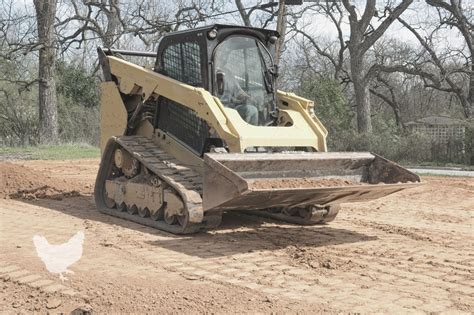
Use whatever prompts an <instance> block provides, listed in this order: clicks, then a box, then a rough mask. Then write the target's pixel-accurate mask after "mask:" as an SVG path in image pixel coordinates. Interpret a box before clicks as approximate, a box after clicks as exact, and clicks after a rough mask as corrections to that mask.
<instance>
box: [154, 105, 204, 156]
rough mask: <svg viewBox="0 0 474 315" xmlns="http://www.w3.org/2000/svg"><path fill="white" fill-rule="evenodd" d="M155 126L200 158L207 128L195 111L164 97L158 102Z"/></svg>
mask: <svg viewBox="0 0 474 315" xmlns="http://www.w3.org/2000/svg"><path fill="white" fill-rule="evenodd" d="M155 121H156V123H155V126H156V127H157V128H159V129H161V130H163V131H165V132H166V133H167V134H169V135H172V136H173V137H174V138H176V139H177V140H179V141H180V142H181V143H183V144H184V145H186V146H187V147H188V148H189V149H191V150H192V151H194V152H195V153H196V154H197V155H199V156H202V155H203V153H204V147H205V145H206V140H207V138H209V126H208V125H207V123H206V122H205V121H204V120H202V119H201V118H199V117H198V116H197V114H196V112H195V111H193V110H192V109H190V108H187V107H185V106H183V105H181V104H179V103H176V102H173V101H172V100H170V99H167V98H165V97H160V99H159V100H158V111H157V117H156V120H155Z"/></svg>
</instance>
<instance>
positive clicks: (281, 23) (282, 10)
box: [274, 0, 286, 66]
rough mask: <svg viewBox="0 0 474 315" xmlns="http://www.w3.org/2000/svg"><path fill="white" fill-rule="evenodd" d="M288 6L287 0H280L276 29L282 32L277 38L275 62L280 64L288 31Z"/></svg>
mask: <svg viewBox="0 0 474 315" xmlns="http://www.w3.org/2000/svg"><path fill="white" fill-rule="evenodd" d="M285 14H286V7H285V0H280V3H279V6H278V18H277V27H276V30H277V32H278V33H280V38H279V39H278V40H277V42H276V45H275V58H274V62H275V64H276V65H277V66H278V64H279V63H280V57H281V51H282V50H283V45H284V44H285V33H286V15H285Z"/></svg>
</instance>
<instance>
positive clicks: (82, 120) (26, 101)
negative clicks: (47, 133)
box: [0, 62, 100, 146]
mask: <svg viewBox="0 0 474 315" xmlns="http://www.w3.org/2000/svg"><path fill="white" fill-rule="evenodd" d="M1 69H2V70H3V71H5V72H4V73H3V75H4V76H7V77H12V78H15V77H19V76H20V75H21V73H20V70H19V69H20V67H15V65H14V62H11V64H10V65H9V66H8V67H1ZM27 79H28V78H24V80H25V82H26V81H27ZM56 80H57V86H58V89H57V91H58V122H59V138H60V141H61V142H62V143H77V142H79V143H88V144H92V145H98V143H99V132H100V130H99V129H100V128H99V106H98V105H99V90H98V84H97V82H96V80H95V79H94V78H93V77H92V76H90V75H89V74H88V73H87V72H86V71H85V70H84V69H82V68H81V67H77V66H75V65H74V64H66V63H61V64H59V65H58V69H57V78H56ZM37 94H38V90H37V85H36V84H31V85H28V86H26V87H21V86H19V85H17V84H14V83H9V82H2V81H0V144H2V145H5V146H28V145H36V144H38V139H39V131H38V121H39V119H38V96H37Z"/></svg>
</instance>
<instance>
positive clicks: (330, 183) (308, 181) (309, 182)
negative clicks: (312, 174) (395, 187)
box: [249, 178, 362, 189]
mask: <svg viewBox="0 0 474 315" xmlns="http://www.w3.org/2000/svg"><path fill="white" fill-rule="evenodd" d="M354 185H362V183H360V182H356V181H353V180H348V179H343V178H323V179H321V178H278V179H272V178H270V179H259V180H253V181H250V182H249V187H250V188H253V189H271V188H313V187H337V186H354Z"/></svg>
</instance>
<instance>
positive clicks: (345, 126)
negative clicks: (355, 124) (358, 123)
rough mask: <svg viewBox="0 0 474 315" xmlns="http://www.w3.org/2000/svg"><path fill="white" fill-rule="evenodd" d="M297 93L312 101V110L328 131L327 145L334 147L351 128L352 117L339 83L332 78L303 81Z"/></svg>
mask: <svg viewBox="0 0 474 315" xmlns="http://www.w3.org/2000/svg"><path fill="white" fill-rule="evenodd" d="M297 94H299V95H301V96H303V97H306V98H308V99H310V100H312V101H314V111H315V113H316V115H317V116H318V118H319V120H321V122H322V123H323V125H324V126H325V127H326V129H327V130H328V132H329V135H328V145H329V147H330V149H335V148H336V147H337V146H338V143H339V141H340V138H341V135H343V134H345V133H346V131H347V130H349V129H352V127H351V125H352V119H353V117H354V113H353V112H351V111H350V109H349V105H348V104H347V100H346V97H345V95H344V93H343V91H342V90H341V85H340V84H339V83H338V82H336V81H334V80H314V81H305V82H303V83H302V85H301V87H300V88H299V91H298V92H297Z"/></svg>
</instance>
